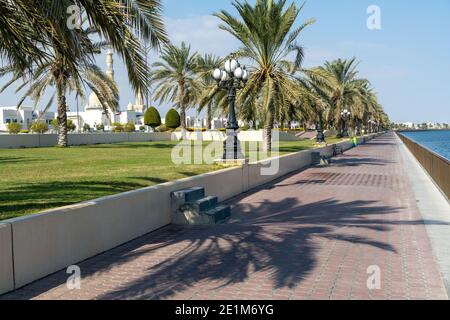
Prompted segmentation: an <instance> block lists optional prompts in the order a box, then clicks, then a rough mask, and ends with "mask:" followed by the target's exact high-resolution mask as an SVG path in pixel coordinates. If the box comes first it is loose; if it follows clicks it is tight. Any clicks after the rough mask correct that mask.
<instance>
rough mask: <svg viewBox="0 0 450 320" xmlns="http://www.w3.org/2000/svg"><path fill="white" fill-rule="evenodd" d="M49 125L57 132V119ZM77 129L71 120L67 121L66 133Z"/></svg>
mask: <svg viewBox="0 0 450 320" xmlns="http://www.w3.org/2000/svg"><path fill="white" fill-rule="evenodd" d="M50 125H51V126H52V128H53V130H55V131H58V130H59V124H58V119H53V120H52V122H50ZM76 129H77V126H76V125H75V123H73V121H72V120H67V131H69V132H72V131H75V130H76Z"/></svg>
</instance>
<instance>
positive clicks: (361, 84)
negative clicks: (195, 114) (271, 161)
mask: <svg viewBox="0 0 450 320" xmlns="http://www.w3.org/2000/svg"><path fill="white" fill-rule="evenodd" d="M233 6H234V7H235V9H236V10H237V11H238V13H239V16H238V17H234V16H233V15H232V14H230V13H229V12H227V11H221V12H220V13H217V14H216V16H217V17H218V18H219V19H220V20H221V21H222V22H223V24H222V25H221V26H220V28H221V29H223V30H225V31H227V32H229V33H230V34H231V35H233V36H234V37H236V38H237V39H238V40H239V41H240V43H241V45H242V47H241V48H240V49H239V50H237V51H236V52H234V53H232V54H231V55H230V56H229V57H225V58H224V59H220V58H218V57H214V56H212V55H206V56H200V55H199V54H198V53H196V52H192V51H191V48H190V46H189V45H187V44H185V43H182V44H181V46H180V47H177V46H175V45H168V46H166V48H165V49H164V51H163V54H162V55H161V60H162V62H158V63H155V64H154V65H153V68H154V70H153V73H152V74H153V77H152V79H151V80H152V81H154V82H155V83H156V92H155V95H156V100H159V101H160V102H172V103H173V104H174V106H175V107H177V108H178V109H179V110H180V113H181V118H182V119H183V120H184V118H185V113H186V108H188V107H193V106H198V108H199V110H202V109H204V108H206V110H207V112H206V113H207V119H208V121H207V122H208V123H210V119H211V114H212V112H213V111H215V112H216V113H220V114H224V113H226V112H227V108H228V97H227V94H226V92H224V91H223V90H220V89H219V88H218V86H217V85H216V84H215V83H214V81H213V79H212V77H211V70H212V69H213V68H216V67H219V66H220V64H222V63H223V62H224V60H225V59H226V58H230V57H234V58H241V59H244V60H245V61H248V62H249V63H250V65H251V68H250V71H251V74H250V79H249V80H248V82H247V84H246V85H245V86H244V88H243V89H242V90H240V91H239V93H238V96H237V107H238V111H239V117H240V119H241V120H243V121H246V122H247V123H248V124H251V126H253V127H256V124H257V123H258V124H259V126H261V127H263V128H264V131H265V146H266V148H267V149H269V150H270V148H271V140H272V139H271V133H272V129H273V128H274V127H275V125H278V126H281V127H285V126H286V125H287V126H289V124H290V123H292V122H294V121H297V122H301V123H302V124H304V125H305V126H306V125H307V124H315V125H316V126H320V127H322V128H335V129H337V130H338V131H340V132H342V131H341V129H342V128H343V123H342V121H343V120H342V116H341V113H342V111H343V110H348V111H350V112H351V124H352V125H353V126H354V128H355V132H358V133H359V132H361V131H362V129H366V131H367V129H368V128H369V127H370V124H371V123H372V122H373V123H377V124H379V125H381V126H385V127H387V126H388V124H389V118H388V116H387V115H386V114H385V112H384V111H383V108H382V107H381V105H380V104H379V103H378V100H377V96H376V94H375V92H374V91H373V88H372V87H371V85H370V82H369V81H368V80H366V79H362V78H360V77H359V76H358V70H357V62H356V59H355V58H353V59H349V60H341V59H339V60H335V61H331V62H326V63H325V65H324V66H321V67H316V68H310V69H306V68H304V67H303V59H304V50H303V48H302V47H301V46H299V45H298V44H297V42H296V41H297V39H298V37H299V36H300V34H301V32H302V31H303V30H304V29H305V28H306V27H307V26H309V25H311V24H312V23H314V21H313V20H309V21H306V22H305V23H303V24H300V25H299V26H298V27H294V24H295V23H296V21H297V18H298V16H299V14H300V12H301V10H302V8H303V6H296V4H295V3H292V4H290V5H289V6H287V5H286V1H284V0H280V1H273V0H257V1H256V4H255V5H251V4H249V3H247V2H240V1H235V2H233ZM182 123H183V125H185V121H182Z"/></svg>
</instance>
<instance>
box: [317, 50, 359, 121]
mask: <svg viewBox="0 0 450 320" xmlns="http://www.w3.org/2000/svg"><path fill="white" fill-rule="evenodd" d="M320 68H322V70H323V71H324V72H326V73H328V76H327V77H328V80H329V82H331V83H332V85H331V86H332V88H331V92H330V99H329V102H330V110H329V113H328V117H327V121H328V123H330V124H333V125H334V126H335V127H336V128H341V127H342V126H343V121H342V118H341V112H342V111H343V110H344V109H348V110H350V112H351V113H352V114H353V115H359V114H361V110H360V109H359V108H358V107H359V106H361V104H362V102H361V101H362V99H363V97H362V95H361V87H363V86H366V84H367V80H365V79H360V78H358V70H357V62H356V58H352V59H350V60H342V59H338V60H334V61H332V62H326V63H325V66H324V67H320Z"/></svg>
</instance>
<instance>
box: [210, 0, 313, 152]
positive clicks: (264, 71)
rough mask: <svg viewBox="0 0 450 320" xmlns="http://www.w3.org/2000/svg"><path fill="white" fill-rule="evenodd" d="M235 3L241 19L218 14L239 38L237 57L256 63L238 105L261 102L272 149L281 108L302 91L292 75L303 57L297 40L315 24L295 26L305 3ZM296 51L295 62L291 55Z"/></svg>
mask: <svg viewBox="0 0 450 320" xmlns="http://www.w3.org/2000/svg"><path fill="white" fill-rule="evenodd" d="M233 6H234V7H235V9H236V10H237V11H238V13H239V18H236V17H233V15H231V14H230V13H228V12H227V11H221V12H219V13H217V14H216V16H217V17H218V18H219V19H221V20H222V21H223V23H224V24H223V25H221V26H220V28H221V29H223V30H225V31H227V32H229V33H230V34H232V35H233V36H234V37H236V38H237V39H238V40H239V41H240V42H241V44H242V48H241V49H240V50H239V51H237V52H236V53H235V54H234V56H235V57H242V58H245V59H248V60H249V61H250V62H251V63H252V64H254V66H253V70H251V76H250V79H249V81H248V82H247V85H246V86H245V88H243V89H242V90H241V91H240V94H239V95H238V97H237V104H238V106H239V105H241V106H243V105H256V104H257V102H258V101H260V105H261V108H262V109H263V110H262V113H263V114H264V115H265V117H264V119H261V122H263V123H264V132H265V134H264V136H265V149H267V150H270V149H271V148H272V143H271V140H272V129H273V127H274V122H275V117H276V115H277V114H279V111H278V110H280V109H283V108H288V107H289V106H290V105H291V104H293V105H295V104H296V103H297V100H298V97H299V96H300V95H301V94H302V90H301V87H300V86H298V85H297V82H296V81H295V79H294V78H293V73H294V72H295V71H296V70H297V68H299V67H300V65H301V63H302V60H303V49H302V47H300V46H298V45H297V43H296V40H297V38H298V36H299V35H300V33H301V32H302V31H303V29H304V28H305V27H306V26H308V25H310V24H312V23H313V22H314V21H313V20H310V21H307V22H306V23H303V24H301V25H300V26H299V27H297V28H294V24H295V23H296V21H297V18H298V15H299V14H300V12H301V10H302V8H303V5H301V6H299V7H298V6H297V5H296V4H295V3H292V4H291V5H289V6H286V0H278V1H275V0H257V1H256V3H255V5H251V4H249V3H248V2H239V1H237V0H236V1H234V2H233ZM293 52H295V53H296V59H295V61H294V62H293V63H292V62H290V61H288V60H287V58H288V55H290V54H291V53H293Z"/></svg>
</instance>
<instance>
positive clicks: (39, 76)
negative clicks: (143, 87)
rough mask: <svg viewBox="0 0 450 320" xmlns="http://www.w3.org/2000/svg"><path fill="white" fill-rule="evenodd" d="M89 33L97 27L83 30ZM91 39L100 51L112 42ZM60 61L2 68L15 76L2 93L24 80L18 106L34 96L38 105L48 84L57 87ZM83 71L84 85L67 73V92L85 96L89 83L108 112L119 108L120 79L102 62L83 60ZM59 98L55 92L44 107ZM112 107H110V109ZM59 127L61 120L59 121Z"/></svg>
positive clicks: (86, 34) (61, 142) (81, 72)
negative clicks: (25, 70) (28, 70)
mask: <svg viewBox="0 0 450 320" xmlns="http://www.w3.org/2000/svg"><path fill="white" fill-rule="evenodd" d="M80 32H83V33H84V34H85V36H89V35H92V34H95V30H94V29H92V28H89V29H86V30H83V31H80ZM87 43H89V45H91V44H92V46H93V50H94V51H95V52H96V53H97V54H100V53H101V49H104V48H106V47H108V46H109V44H108V43H106V42H97V43H90V42H87ZM91 49H92V48H87V49H86V51H87V52H90V50H91ZM55 65H56V61H45V62H43V63H42V64H41V65H39V66H37V67H36V69H35V70H34V72H33V73H32V74H28V75H25V76H24V75H23V74H22V73H20V72H17V70H16V69H15V68H14V66H12V65H9V66H5V67H3V68H1V69H0V77H1V76H3V75H5V74H7V73H8V72H10V73H12V78H11V80H10V81H8V82H7V83H6V84H5V85H4V86H3V87H2V88H0V93H2V92H3V91H4V90H5V89H6V88H8V87H9V86H10V85H12V84H14V83H15V82H18V81H20V82H21V84H20V85H19V86H18V87H17V89H16V93H19V92H20V91H22V90H23V89H25V88H27V90H26V91H25V92H24V94H23V95H22V98H21V99H20V100H19V103H18V105H17V108H20V107H21V106H22V104H23V102H24V101H25V99H26V98H31V100H32V101H34V109H35V108H36V107H37V106H38V104H39V103H40V102H41V100H42V98H43V97H44V95H45V92H46V90H47V89H48V87H50V86H52V87H56V81H57V79H56V78H55V75H54V72H53V70H54V68H55ZM79 73H80V74H81V81H82V82H81V86H80V83H79V82H77V79H76V78H72V77H67V78H66V82H65V84H64V87H65V93H66V92H76V95H77V97H81V98H84V97H85V90H84V88H85V87H88V88H89V89H91V90H92V91H93V92H94V93H95V94H96V96H97V97H98V99H99V101H100V103H101V104H102V106H103V108H104V110H105V113H106V114H109V112H108V111H109V110H111V111H113V112H116V111H117V110H118V107H119V89H118V88H117V85H116V83H115V82H114V80H113V79H111V78H109V76H108V75H107V74H106V73H105V72H103V71H102V70H101V69H100V68H99V67H98V66H96V65H95V64H93V63H89V64H80V66H79ZM54 99H55V93H54V94H53V95H52V96H51V98H50V99H49V101H48V102H47V103H46V106H45V108H44V111H47V110H48V109H49V108H50V107H51V106H52V104H53V101H54ZM108 109H109V110H108ZM59 112H60V115H63V114H65V112H63V111H62V109H59ZM58 130H59V123H58ZM65 136H66V133H64V134H62V135H60V141H59V145H60V146H65V145H66V144H67V142H66V141H62V140H61V139H64V137H65Z"/></svg>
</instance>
